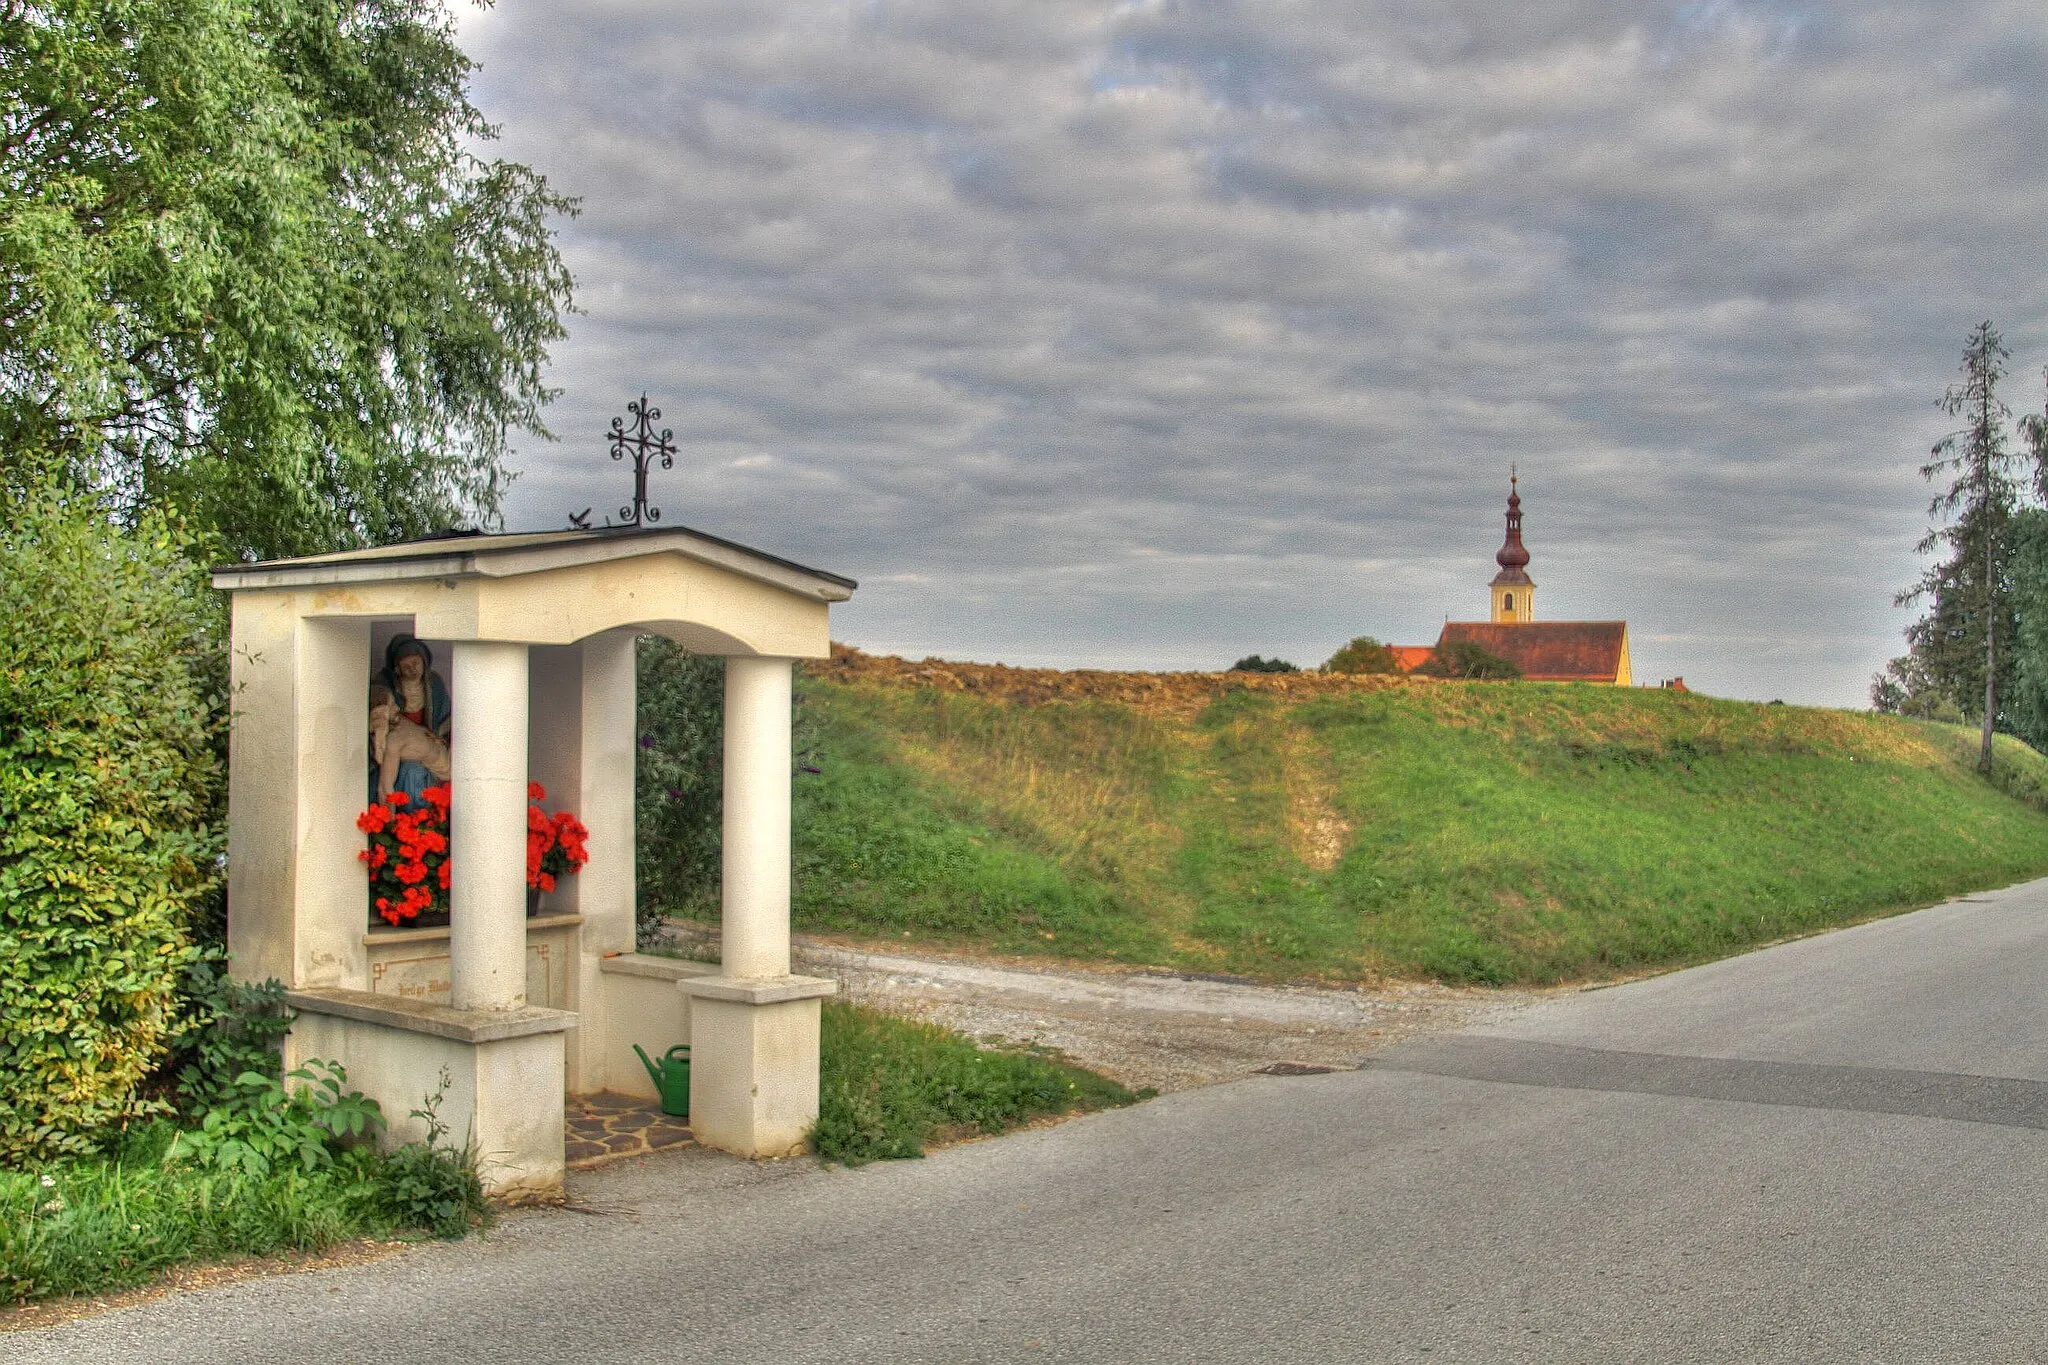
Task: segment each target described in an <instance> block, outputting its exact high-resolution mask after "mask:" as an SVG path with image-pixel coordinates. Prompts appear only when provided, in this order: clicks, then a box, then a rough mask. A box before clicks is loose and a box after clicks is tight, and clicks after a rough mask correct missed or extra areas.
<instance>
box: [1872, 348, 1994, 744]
mask: <svg viewBox="0 0 2048 1365" xmlns="http://www.w3.org/2000/svg"><path fill="white" fill-rule="evenodd" d="M2007 354H2008V353H2007V351H2006V349H2005V344H2004V341H2003V340H2002V339H2001V338H2000V337H1999V334H1998V329H1997V328H1996V327H1994V326H1992V325H1991V323H1990V322H1988V321H1986V322H1982V323H1979V324H1978V325H1977V327H1976V329H1975V330H1974V331H1972V332H1971V333H1970V337H1969V340H1968V342H1967V343H1966V344H1965V345H1964V348H1963V365H1962V374H1963V378H1962V382H1961V383H1958V384H1952V385H1950V386H1949V389H1948V391H1947V392H1946V393H1945V394H1943V395H1942V398H1941V402H1940V407H1941V410H1942V411H1943V412H1945V413H1947V414H1948V415H1949V416H1951V417H1954V418H1959V419H1961V421H1962V422H1963V425H1962V426H1961V427H1960V428H1958V429H1957V430H1955V431H1951V432H1950V433H1949V434H1947V435H1946V436H1943V437H1942V438H1941V439H1940V440H1939V441H1936V442H1935V443H1934V448H1933V450H1932V451H1931V452H1930V458H1929V459H1928V461H1927V463H1926V464H1924V465H1922V466H1921V467H1920V473H1921V475H1922V476H1923V477H1924V478H1926V479H1928V480H1929V481H1942V480H1946V482H1947V487H1946V488H1945V489H1943V491H1941V492H1940V493H1938V494H1936V495H1935V497H1934V499H1933V501H1932V502H1930V503H1929V504H1928V508H1927V510H1928V513H1929V515H1931V516H1933V517H1934V518H1936V525H1935V526H1934V527H1933V529H1931V530H1929V531H1928V533H1927V535H1926V536H1925V537H1924V538H1923V539H1922V540H1921V541H1920V544H1919V545H1918V547H1917V548H1918V549H1919V551H1920V552H1921V553H1922V554H1929V553H1934V552H1937V551H1941V550H1946V551H1947V552H1948V554H1947V557H1946V558H1945V559H1943V560H1942V561H1941V562H1940V563H1938V564H1936V565H1934V566H1933V567H1931V568H1930V569H1928V570H1927V572H1926V574H1924V575H1923V576H1922V577H1921V579H1920V581H1919V582H1918V583H1916V584H1914V585H1913V586H1912V587H1911V588H1909V589H1907V590H1906V591H1905V592H1903V593H1901V594H1899V598H1898V600H1899V602H1900V603H1901V604H1902V605H1904V604H1907V603H1912V602H1917V601H1925V602H1926V603H1927V604H1928V611H1927V614H1926V615H1924V616H1922V617H1921V618H1920V619H1919V620H1918V621H1916V622H1914V623H1913V624H1912V625H1911V626H1910V627H1908V628H1907V631H1906V639H1907V642H1908V644H1909V646H1910V648H1911V650H1912V657H1913V659H1914V661H1915V663H1916V665H1917V671H1919V672H1920V673H1922V674H1923V675H1924V676H1926V677H1927V678H1928V679H1929V680H1930V683H1931V685H1932V686H1935V687H1938V688H1939V689H1940V690H1941V691H1942V692H1943V693H1945V694H1947V695H1948V696H1950V697H1951V698H1953V699H1954V700H1955V702H1956V703H1957V704H1958V705H1959V706H1961V707H1964V708H1971V707H1973V706H1974V705H1975V704H1976V703H1977V701H1978V699H1979V697H1980V696H1981V698H1982V704H1983V710H1982V712H1981V716H1980V721H1981V727H1982V734H1983V741H1982V745H1981V748H1980V749H1979V751H1978V757H1977V767H1978V771H1980V772H1985V773H1989V772H1990V771H1991V733H1992V729H1993V727H1994V726H1995V725H1996V723H1997V720H1998V704H1999V703H1998V699H1999V696H2000V695H2001V692H2002V691H2003V690H2004V689H2002V688H2001V685H2000V684H2001V682H2002V681H2006V680H2009V677H2010V674H2011V672H2012V666H2011V663H2010V661H2009V659H2006V658H2002V657H2001V655H2000V649H2001V647H2004V648H2006V649H2007V650H2008V652H2009V650H2010V644H2009V642H2010V640H2011V639H2012V636H2013V614H2012V601H2011V597H2012V595H2011V591H2010V587H2009V584H2008V582H2007V567H2008V565H2007V561H2008V557H2009V552H2010V544H2009V541H2010V536H2011V531H2012V526H2013V518H2014V514H2015V512H2016V510H2017V503H2018V497H2019V489H2018V486H2017V484H2016V483H2015V481H2014V478H2013V474H2012V470H2013V465H2014V463H2015V460H2016V457H2015V455H2014V454H2013V452H2012V451H2011V449H2010V448H2009V447H2008V445H2007V430H2006V424H2007V421H2008V419H2009V418H2010V417H2011V412H2010V411H2009V410H2008V409H2007V407H2006V406H2005V404H2004V403H2003V402H2002V401H2001V400H2000V399H1999V396H1998V385H1999V381H2000V380H2001V379H2003V378H2004V377H2005V361H2006V358H2007ZM2001 675H2004V676H2003V677H2002V676H2001Z"/></svg>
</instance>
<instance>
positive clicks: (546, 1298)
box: [0, 883, 2048, 1365]
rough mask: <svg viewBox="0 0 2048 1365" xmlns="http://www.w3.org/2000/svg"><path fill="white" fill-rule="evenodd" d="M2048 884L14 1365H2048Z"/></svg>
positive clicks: (319, 1283) (674, 1189)
mask: <svg viewBox="0 0 2048 1365" xmlns="http://www.w3.org/2000/svg"><path fill="white" fill-rule="evenodd" d="M2044 983H2048V883H2034V884H2031V885H2028V886H2024V887H2018V888H2014V889H2011V890H2008V891H2004V892H1997V893H1989V894H1986V895H1984V896H1981V897H1976V898H1973V899H1971V900H1968V901H1963V902H1957V903H1953V904H1949V905H1945V906H1941V907H1937V908H1935V909H1932V910H1927V911H1923V912H1921V913H1919V914H1915V915H1910V916H1905V917H1901V918H1898V919H1893V920H1887V921H1883V922H1880V923H1875V924H1870V925H1865V926H1862V927H1860V928H1857V929H1852V930H1847V931H1844V932H1841V933H1837V934H1830V935H1827V936H1824V937H1821V938H1815V939H1808V940H1804V941H1802V942H1798V943H1792V944H1786V945H1783V946H1780V947H1777V948H1773V949H1769V950H1767V951H1764V952H1760V953H1755V954H1752V955H1750V956H1748V957H1744V958H1738V959H1733V960H1730V961H1727V962H1722V963H1717V964H1714V965H1712V966H1708V967H1702V968H1698V969H1696V970H1693V971H1688V972H1683V973H1678V974H1674V975H1671V976H1667V977H1661V978H1657V979H1654V980H1650V981H1644V982H1639V983H1636V984H1634V985H1630V986H1624V987H1618V988H1615V989H1612V990H1606V991H1598V992H1590V993H1586V994H1581V995H1576V996H1571V997H1566V998H1561V999H1558V1000H1555V1001H1551V1002H1548V1003H1544V1004H1541V1005H1537V1006H1534V1007H1532V1008H1531V1009H1529V1010H1527V1011H1525V1012H1524V1013H1522V1014H1520V1015H1518V1016H1516V1017H1514V1018H1512V1019H1509V1020H1507V1021H1505V1022H1496V1023H1493V1024H1491V1025H1488V1026H1485V1027H1483V1028H1481V1029H1477V1030H1470V1031H1467V1032H1464V1033H1460V1034H1456V1035H1451V1036H1448V1037H1443V1038H1436V1039H1424V1040H1418V1041H1416V1042H1412V1043H1408V1044H1403V1045H1401V1046H1400V1047H1397V1048H1395V1049H1392V1050H1389V1051H1387V1052H1383V1053H1379V1054H1375V1056H1374V1057H1372V1058H1371V1059H1369V1063H1368V1065H1367V1066H1366V1067H1365V1069H1362V1070H1359V1071H1355V1072H1342V1073H1337V1074H1332V1075H1325V1076H1308V1077H1290V1078H1277V1077H1261V1078H1257V1079H1252V1080H1247V1081H1243V1082H1237V1083H1232V1084H1227V1085H1219V1086H1215V1087H1211V1088H1208V1089H1203V1090H1193V1091H1186V1092H1183V1093H1179V1094H1174V1095H1169V1096H1167V1097H1165V1098H1163V1099H1160V1100H1157V1101H1154V1102H1152V1103H1150V1104H1146V1105H1142V1106H1139V1107H1136V1108H1133V1109H1128V1110H1123V1111H1119V1112H1115V1113H1109V1114H1100V1115H1094V1116H1091V1117H1088V1118H1085V1119H1081V1120H1077V1121H1074V1122H1071V1123H1067V1124H1063V1125H1060V1126H1058V1127H1054V1128H1050V1129H1045V1130H1041V1131H1037V1132H1031V1133H1026V1134H1021V1135H1015V1136H1011V1137H1008V1138H1004V1139H1001V1140H997V1141H992V1142H985V1143H978V1144H973V1145H970V1146H965V1147H960V1148H955V1149H953V1150H951V1151H947V1152H943V1153H940V1154H938V1155H936V1156H934V1157H932V1158H930V1159H928V1160H925V1161H922V1162H900V1163H888V1164H882V1165H875V1166H868V1167H864V1168H861V1169H859V1170H826V1169H820V1168H818V1167H817V1166H815V1165H814V1164H812V1163H809V1162H786V1163H779V1164H774V1165H769V1166H763V1167H754V1166H750V1165H747V1164H746V1163H742V1162H736V1161H732V1160H729V1159H724V1158H720V1157H716V1156H713V1155H711V1154H708V1153H686V1154H683V1155H680V1156H674V1157H669V1158H656V1159H653V1160H649V1161H646V1162H642V1163H635V1164H633V1165H630V1166H626V1167H612V1168H609V1169H607V1170H603V1171H598V1172H593V1173H591V1174H590V1175H588V1176H586V1177H583V1178H581V1180H580V1181H579V1183H578V1184H577V1186H576V1191H577V1198H578V1199H579V1201H580V1202H581V1204H582V1206H583V1207H584V1208H585V1210H586V1211H585V1212H581V1213H579V1212H548V1213H539V1214H526V1215H520V1216H517V1217H513V1218H511V1219H508V1220H507V1221H506V1222H505V1223H504V1224H502V1225H501V1226H500V1228H499V1229H498V1230H497V1231H496V1232H494V1233H493V1234H492V1235H491V1236H490V1237H489V1238H488V1239H485V1240H481V1241H471V1242H469V1243H463V1244H458V1245H453V1246H436V1247H430V1248H427V1249H424V1250H421V1251H418V1252H412V1253H408V1254H406V1255H403V1256H399V1257H395V1258H393V1259H390V1260H386V1261H382V1262H377V1263H374V1264H370V1265H365V1266H359V1267H354V1268H349V1269H344V1270H335V1271H322V1272H316V1273H308V1274H300V1275H292V1276H284V1277H279V1278H273V1279H268V1280H262V1281H255V1282H248V1283H243V1284H239V1285H234V1286H229V1287H226V1288H221V1289H215V1290H209V1291H204V1292H199V1293H189V1294H181V1295H176V1296H172V1297H169V1298H165V1299H160V1300H157V1301H155V1302H151V1303H147V1304H144V1305H142V1306H139V1307H136V1308H132V1309H125V1310H120V1311H115V1312H111V1313H106V1314H102V1315H100V1316H98V1317H94V1318H89V1319H85V1320H82V1321H79V1322H76V1323H72V1324H68V1325H65V1326H62V1327H58V1328H52V1329H48V1330H45V1331H40V1332H31V1333H20V1334H15V1335H9V1336H0V1361H4V1362H6V1363H7V1365H43V1363H44V1362H49V1363H50V1365H55V1363H56V1362H63V1363H64V1365H83V1363H84V1362H96V1361H120V1362H142V1361H148V1362H200V1361H220V1362H238V1363H241V1362H246V1363H247V1365H259V1362H274V1361H319V1362H341V1361H376V1362H392V1361H415V1360H419V1361H426V1360H432V1361H448V1362H458V1361H492V1362H508V1363H510V1362H522V1363H523V1362H535V1363H536V1365H538V1363H539V1362H548V1363H549V1365H553V1363H554V1362H562V1361H571V1362H590V1363H592V1365H596V1363H597V1362H626V1361H635V1362H637V1361H670V1360H676V1361H697V1360H703V1361H733V1362H748V1361H763V1362H766V1361H777V1362H784V1361H790V1362H804V1361H1038V1360H1081V1361H1126V1360H1129V1361H1236V1360H1260V1361H1269V1360H1271V1361H1296V1360H1313V1361H1383V1360H1384V1361H1405V1360H1430V1361H1511V1360H1532V1361H1553V1360H1556V1361H1610V1360H1612V1361H1664V1360H1714V1361H1733V1360H1744V1361H1748V1360H1771V1361H1776V1360H1783V1361H1802V1362H1806V1361H1832V1360H1845V1361H1846V1360H1855V1361H1921V1360H1953V1361H1969V1362H1990V1361H2022V1360H2039V1359H2048V1181H2044V1180H2043V1178H2042V1170H2043V1164H2044V1161H2048V1131H2044V1130H2048V989H2044Z"/></svg>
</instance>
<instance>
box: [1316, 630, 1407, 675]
mask: <svg viewBox="0 0 2048 1365" xmlns="http://www.w3.org/2000/svg"><path fill="white" fill-rule="evenodd" d="M1400 671H1401V665H1400V664H1398V663H1396V662H1394V651H1393V650H1391V649H1389V648H1387V647H1386V646H1385V645H1383V644H1381V643H1380V642H1379V641H1378V640H1375V639H1373V638H1372V636H1370V635H1361V636H1359V637H1358V638H1357V639H1355V640H1353V641H1352V642H1351V643H1350V644H1348V645H1346V646H1344V648H1342V649H1340V650H1338V651H1337V652H1336V653H1335V654H1332V655H1331V656H1330V661H1329V662H1328V663H1326V664H1324V665H1323V672H1325V673H1399V672H1400Z"/></svg>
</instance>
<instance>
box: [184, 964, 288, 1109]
mask: <svg viewBox="0 0 2048 1365" xmlns="http://www.w3.org/2000/svg"><path fill="white" fill-rule="evenodd" d="M179 1014H180V1015H181V1016H182V1017H183V1019H184V1020H185V1025H186V1028H185V1033H184V1035H183V1036H182V1037H181V1038H180V1039H179V1040H178V1044H177V1048H176V1051H175V1053H174V1060H175V1061H176V1062H177V1077H178V1098H179V1107H180V1108H181V1109H182V1110H183V1111H184V1112H185V1113H188V1114H203V1113H205V1112H206V1111H207V1110H208V1109H211V1108H213V1107H214V1106H216V1105H221V1104H226V1103H229V1102H230V1101H231V1100H232V1099H233V1098H234V1097H235V1096H236V1095H237V1094H238V1093H239V1092H240V1085H239V1080H240V1077H241V1076H242V1074H243V1073H244V1072H251V1071H253V1072H255V1073H257V1074H258V1075H262V1076H267V1077H275V1076H277V1075H278V1074H279V1072H281V1071H282V1070H283V1069H284V1067H283V1057H284V1040H285V1035H287V1034H289V1033H290V1032H291V1029H292V1019H293V1018H294V1016H293V1014H292V1012H291V1011H290V1010H288V1009H286V1008H285V1003H284V983H283V982H281V981H279V980H277V979H276V978H274V977H273V978H271V979H270V980H268V981H260V982H242V981H237V980H235V979H234V978H233V977H231V976H229V975H228V974H227V972H225V971H224V970H222V969H221V965H220V960H219V957H218V955H216V954H208V955H206V956H202V957H200V958H198V959H197V960H195V961H194V962H193V963H192V964H191V965H190V966H189V967H187V968H186V972H185V983H184V989H183V991H182V992H181V994H180V997H179Z"/></svg>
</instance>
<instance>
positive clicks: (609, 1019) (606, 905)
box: [569, 630, 689, 1094]
mask: <svg viewBox="0 0 2048 1365" xmlns="http://www.w3.org/2000/svg"><path fill="white" fill-rule="evenodd" d="M636 638H637V637H636V634H635V632H633V631H632V630H617V631H607V632H606V633H604V634H602V635H594V636H592V637H591V638H590V639H587V640H585V641H584V642H583V643H582V644H581V645H578V646H577V648H578V649H580V650H581V651H582V656H583V660H582V668H581V669H580V671H579V675H578V676H579V678H580V680H581V681H580V686H579V690H578V700H577V706H578V708H579V710H580V713H581V716H582V723H581V734H582V744H581V745H580V747H579V751H578V755H577V763H578V768H577V776H576V781H575V785H574V788H573V789H572V793H571V799H572V800H573V802H574V809H575V811H576V814H577V816H578V817H579V818H580V819H581V820H582V821H583V824H584V827H585V828H586V829H588V830H589V831H590V843H589V848H590V861H589V862H588V863H587V864H585V865H584V868H583V871H581V872H580V873H578V874H577V875H576V876H574V877H571V878H570V879H569V880H570V881H571V882H573V883H574V884H575V888H576V909H577V912H578V913H579V914H581V915H582V916H583V928H582V931H581V936H582V944H583V950H582V951H581V952H580V953H579V954H577V974H576V997H575V1000H574V1008H575V1010H576V1012H577V1020H576V1032H575V1034H574V1036H573V1037H572V1038H571V1047H572V1048H573V1051H572V1053H571V1055H570V1059H569V1062H570V1067H569V1072H570V1074H569V1085H570V1089H571V1091H572V1092H573V1093H578V1094H583V1093H588V1092H591V1091H597V1090H616V1091H628V1092H631V1093H636V1094H637V1093H639V1092H640V1090H641V1089H642V1088H643V1087H644V1082H645V1080H646V1073H645V1072H644V1071H642V1070H641V1068H640V1059H639V1058H638V1057H635V1056H634V1055H633V1044H634V1043H636V1042H637V1043H640V1044H642V1045H643V1046H645V1047H648V1048H650V1049H652V1050H653V1051H654V1053H655V1055H657V1056H658V1055H660V1053H662V1052H664V1051H666V1050H667V1049H668V1047H669V1046H670V1045H671V1044H674V1043H680V1042H683V1041H684V1040H685V1038H686V1037H687V1036H688V1035H687V1033H686V1030H687V1029H688V1027H689V1025H688V1022H687V1020H688V1015H687V1013H686V1012H685V1010H684V1009H683V1008H678V1007H679V1006H685V1005H686V1004H687V1002H683V1001H678V1000H676V999H675V998H674V997H673V996H669V997H667V999H665V1000H664V1001H663V1005H664V1006H665V1009H664V1010H663V1011H662V1012H661V1014H660V1018H661V1020H662V1022H660V1023H659V1024H658V1025H656V1026H654V1027H651V1028H644V1029H636V1030H635V1031H634V1034H633V1036H631V1037H626V1036H617V1037H615V1036H613V1027H612V1026H613V1024H614V1023H615V1022H616V1021H618V1020H619V1019H620V1016H621V1014H622V1013H625V1012H624V1011H621V1010H619V1009H615V1008H613V1004H614V1002H613V1000H612V999H611V998H610V997H611V996H612V995H621V996H624V995H626V994H629V993H630V992H631V990H632V987H633V986H634V985H637V984H638V983H637V981H636V982H633V983H627V982H625V981H624V980H623V979H622V978H619V977H616V976H606V975H605V974H604V971H603V964H604V961H605V955H606V954H607V953H617V954H629V953H631V952H632V951H633V948H634V946H635V945H634V936H633V906H634V890H635V878H634V873H633V858H634V845H635V843H636V840H635V838H634V830H633V805H634V801H633V782H634V773H635V764H636V762H637V756H638V754H639V745H638V743H637V741H638V738H639V731H638V729H637V728H636V725H635V716H634V703H635V697H636V691H637V689H636V687H635V685H634V684H635V680H634V673H633V666H634V665H633V659H634V649H635V640H636ZM619 1003H624V1001H623V999H622V1000H621V1001H620V1002H619ZM643 1034H644V1035H645V1036H642V1035H643Z"/></svg>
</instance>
